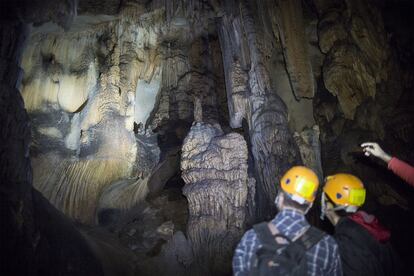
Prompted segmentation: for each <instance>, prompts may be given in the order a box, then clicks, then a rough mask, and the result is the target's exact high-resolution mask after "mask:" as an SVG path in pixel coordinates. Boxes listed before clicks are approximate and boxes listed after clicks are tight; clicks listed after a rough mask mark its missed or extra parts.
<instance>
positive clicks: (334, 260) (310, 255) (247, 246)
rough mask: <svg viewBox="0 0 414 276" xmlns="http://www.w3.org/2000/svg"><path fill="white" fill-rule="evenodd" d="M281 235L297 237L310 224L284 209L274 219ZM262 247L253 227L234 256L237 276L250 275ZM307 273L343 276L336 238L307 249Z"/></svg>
mask: <svg viewBox="0 0 414 276" xmlns="http://www.w3.org/2000/svg"><path fill="white" fill-rule="evenodd" d="M271 223H273V225H274V226H276V228H277V229H278V231H279V232H280V233H281V234H284V235H286V236H287V237H288V238H290V239H292V238H294V237H295V236H296V235H297V234H298V233H300V232H301V231H304V228H307V227H309V223H308V222H307V221H306V219H305V216H304V215H303V214H301V213H299V212H297V211H295V210H293V209H283V210H282V211H281V212H279V213H278V214H277V215H276V217H275V218H274V219H273V220H272V221H271ZM260 246H261V243H260V241H259V240H258V238H257V236H256V232H255V231H254V230H253V229H251V230H249V231H247V232H246V233H245V234H244V236H243V238H242V240H241V241H240V243H239V244H238V245H237V248H236V252H235V254H234V257H233V272H234V275H236V276H242V275H248V274H249V270H250V261H251V259H252V256H253V254H255V252H256V250H257V249H258V248H259V247H260ZM306 257H307V261H308V263H307V265H308V275H311V276H316V275H335V276H336V275H342V267H341V261H340V256H339V253H338V245H337V244H336V242H335V240H334V239H333V238H332V237H331V236H329V235H326V236H325V237H324V238H322V240H320V241H319V242H318V243H317V244H316V245H315V246H313V247H312V248H311V249H310V250H309V251H308V252H306Z"/></svg>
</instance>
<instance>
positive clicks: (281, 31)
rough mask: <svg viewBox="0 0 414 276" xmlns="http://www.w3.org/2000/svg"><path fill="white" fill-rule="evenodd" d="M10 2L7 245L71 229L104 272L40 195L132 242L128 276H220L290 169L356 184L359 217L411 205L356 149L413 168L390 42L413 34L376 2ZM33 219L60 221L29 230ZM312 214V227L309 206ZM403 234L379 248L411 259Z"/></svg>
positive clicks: (271, 209) (403, 44)
mask: <svg viewBox="0 0 414 276" xmlns="http://www.w3.org/2000/svg"><path fill="white" fill-rule="evenodd" d="M22 3H23V4H24V5H22V7H21V8H16V7H15V6H14V5H13V4H11V2H10V3H8V4H7V5H8V6H6V8H9V9H10V10H11V11H13V13H14V14H15V15H16V18H19V20H20V21H19V22H18V21H16V19H15V18H13V17H11V16H10V15H5V16H4V20H3V21H2V25H1V26H0V27H1V29H0V30H1V38H2V41H4V43H2V45H4V47H2V51H1V53H2V57H3V56H4V57H5V59H4V62H2V65H1V71H0V73H1V74H2V75H1V76H2V78H1V80H2V102H1V103H2V106H4V108H3V109H2V110H3V112H2V113H1V114H2V122H6V123H5V124H3V125H2V128H3V129H4V131H3V134H4V135H3V137H4V141H5V143H4V144H2V145H1V146H2V151H1V162H2V164H4V165H3V166H2V178H1V179H2V181H1V183H2V185H4V190H5V192H4V193H2V198H4V202H5V203H4V205H2V213H4V218H6V220H7V221H9V222H8V224H7V225H9V229H8V234H7V235H10V236H13V239H10V241H9V243H8V246H9V247H7V248H8V249H7V250H10V252H12V251H13V250H14V249H13V248H22V247H25V248H26V249H25V250H23V251H21V255H19V256H22V257H23V256H26V255H27V256H33V258H34V256H37V255H36V254H38V255H39V256H40V255H47V254H50V252H54V251H53V250H54V249H53V248H50V247H48V246H44V247H42V250H39V251H37V253H36V249H33V248H36V246H34V247H33V246H26V244H33V243H34V244H36V243H35V242H34V241H35V240H36V238H33V235H31V234H28V233H29V232H31V231H33V232H34V233H37V232H36V231H40V233H45V234H43V235H44V237H46V238H45V240H43V239H41V244H43V243H45V244H48V243H49V244H50V245H53V244H54V243H55V242H56V241H55V240H54V237H56V236H54V234H56V233H65V231H69V232H70V233H72V235H73V236H72V237H73V241H74V244H75V245H76V244H77V243H79V245H78V246H74V248H73V250H74V251H68V256H70V255H71V254H72V253H71V252H76V250H80V248H83V249H82V250H86V251H85V252H87V253H85V254H89V255H88V256H87V257H85V258H89V259H90V260H91V261H90V263H91V267H89V266H87V267H86V269H89V268H90V269H91V270H94V272H90V274H88V275H93V274H94V273H96V274H100V273H101V270H102V269H111V268H105V267H102V263H100V262H99V261H98V259H99V256H97V255H99V254H96V251H97V250H96V246H97V244H98V245H103V246H106V245H107V244H105V243H103V244H102V239H105V238H107V237H106V236H105V235H106V234H105V235H101V234H100V232H99V231H85V230H84V229H82V227H78V230H77V229H75V228H74V227H73V226H70V225H71V224H70V222H69V221H68V220H67V218H66V217H64V216H63V215H62V214H61V213H59V212H57V211H55V210H54V209H53V207H52V206H51V205H49V203H47V201H49V202H50V203H51V204H52V205H53V206H54V207H56V208H57V209H58V210H59V211H61V212H63V213H64V214H65V215H66V216H67V217H68V218H69V219H70V220H72V221H76V222H77V223H81V224H82V225H83V224H87V225H88V226H87V227H92V229H95V227H97V226H96V225H99V226H100V227H106V229H107V230H109V232H112V233H114V234H116V235H117V236H118V239H119V241H120V242H121V244H122V246H124V247H127V248H129V249H127V250H126V252H124V251H123V249H119V248H118V247H117V245H116V246H115V245H114V248H117V249H116V250H115V249H114V250H113V251H114V252H118V253H117V254H118V256H125V259H127V260H128V262H129V261H130V257H131V256H130V254H131V252H133V253H134V254H133V255H134V256H136V257H138V259H140V260H142V261H141V262H138V263H136V265H137V266H138V270H139V271H140V273H141V274H144V275H146V274H148V275H150V274H151V275H152V274H154V273H156V274H159V275H171V273H172V272H174V273H175V274H177V275H186V274H189V275H194V274H197V275H227V274H229V273H230V271H231V270H230V269H231V267H230V261H231V256H232V253H233V249H234V247H235V245H236V244H237V242H238V240H239V239H240V237H241V235H242V234H243V232H244V231H245V230H246V228H248V227H250V226H251V225H252V224H253V223H255V222H257V221H260V220H263V219H268V218H271V217H272V216H273V215H274V214H275V212H276V210H275V206H274V203H273V202H274V197H275V195H276V193H277V191H278V184H277V183H278V179H279V177H281V175H282V174H283V173H284V171H286V170H287V169H288V168H289V167H290V166H292V165H296V164H305V165H307V166H309V167H312V168H313V169H314V170H315V171H316V172H317V174H318V176H319V178H320V179H321V180H322V179H323V177H324V176H325V175H329V174H331V173H336V172H350V173H355V174H356V175H358V176H360V177H361V178H362V179H363V181H364V183H366V185H367V189H368V193H369V197H368V202H367V204H366V205H367V208H368V210H370V211H373V212H374V213H375V212H376V213H378V212H383V213H384V214H387V215H389V214H391V215H389V217H385V222H386V224H387V226H390V227H391V228H392V230H395V231H398V221H396V220H395V219H393V218H392V217H393V215H392V214H394V213H393V212H395V214H397V213H398V212H400V213H401V214H402V215H403V216H405V217H407V218H409V216H410V215H411V214H412V211H411V210H412V208H411V205H410V202H409V200H408V198H409V197H410V195H411V194H412V191H410V190H408V189H407V188H406V187H404V186H403V184H402V183H398V180H397V179H396V178H395V177H393V176H392V175H388V174H386V173H378V170H379V169H380V168H379V167H378V166H377V165H375V164H374V163H373V162H370V161H369V160H368V159H365V158H364V157H362V154H361V152H360V150H359V144H360V143H361V142H363V141H365V140H375V141H380V142H381V143H383V145H384V146H385V147H386V148H387V149H388V150H389V151H391V152H394V153H395V154H397V155H398V156H401V158H403V159H406V160H408V161H413V159H412V158H413V155H412V152H413V151H412V150H411V151H410V150H404V148H405V149H412V146H411V145H410V143H409V142H410V141H412V137H413V127H412V121H413V120H412V118H413V113H412V103H413V97H412V95H413V93H412V87H413V86H412V84H413V79H412V71H413V68H412V65H411V64H412V63H410V62H409V60H410V55H409V54H408V53H409V52H410V51H411V50H407V49H410V47H409V45H410V43H411V42H410V41H404V40H401V41H400V40H398V39H396V38H395V37H397V38H402V37H404V36H405V35H406V33H408V32H409V31H406V33H404V32H403V31H402V29H401V26H403V25H404V24H405V23H406V22H398V20H394V19H389V18H388V17H389V16H390V14H392V13H393V12H395V11H393V10H392V9H389V10H388V8H389V7H388V6H387V3H388V2H387V1H381V2H375V3H374V2H372V1H356V0H355V1H354V0H336V1H323V0H314V1H299V0H298V1H276V3H274V2H273V1H249V0H240V1H236V0H231V1H230V0H229V1H213V0H212V1H201V0H190V1H178V0H174V1H162V0H154V1H117V0H108V1H104V4H102V3H99V4H97V2H96V1H93V0H80V1H78V2H71V1H69V2H66V1H65V4H62V5H58V4H56V3H54V4H53V5H51V6H45V5H44V4H43V3H41V1H35V2H33V3H29V2H28V1H23V2H22ZM391 6H392V5H391ZM29 7H36V9H34V10H33V11H31V12H30V9H29ZM62 7H65V8H64V9H63V10H62ZM397 10H398V9H397ZM77 13H78V14H77ZM40 14H43V15H42V16H40ZM75 15H76V16H75ZM36 16H37V17H36ZM387 16H388V17H387ZM34 18H36V19H34ZM387 18H388V19H387ZM13 22H14V23H13ZM29 22H34V26H33V27H31V28H29V26H28V25H27V23H29ZM393 24H394V25H393ZM63 30H65V31H63ZM398 31H401V32H403V33H404V35H401V34H400V36H398ZM391 35H392V36H391ZM24 41H27V46H26V47H23V46H24V43H23V42H24ZM17 45H18V46H19V47H17ZM407 45H408V46H407ZM23 50H24V51H23ZM411 52H412V51H411ZM411 59H412V57H411ZM20 67H21V68H20ZM19 92H21V96H20V93H19ZM23 104H24V107H25V109H26V110H27V113H26V111H25V110H24V109H23ZM29 118H30V119H29ZM29 120H30V124H29V123H28V122H29ZM9 126H19V127H9ZM16 141H19V142H16ZM29 144H30V146H29ZM29 156H30V158H29ZM30 162H31V164H32V167H33V170H32V169H31V166H30ZM32 173H33V178H32ZM3 183H5V184H3ZM6 183H7V185H6ZM32 183H33V186H34V187H35V188H36V189H37V190H39V191H40V192H41V194H40V193H37V192H33V191H34V190H33V191H32V188H31V184H32ZM171 185H172V187H173V188H171ZM181 188H182V191H181ZM177 191H178V192H177ZM177 193H178V195H177ZM183 196H184V197H183ZM43 197H45V198H46V199H47V201H46V200H44V199H43ZM33 202H35V203H33ZM50 210H54V211H50ZM45 211H47V212H49V214H51V215H50V217H52V218H54V219H57V220H58V221H66V222H67V224H65V223H66V222H65V223H63V225H64V226H62V227H61V228H59V227H57V228H56V229H54V228H53V229H54V230H53V231H49V232H48V231H47V227H46V229H45V228H41V230H39V228H38V226H37V224H38V223H39V220H40V218H41V217H42V215H41V214H42V213H44V212H45ZM310 219H311V221H312V223H314V224H320V221H319V219H318V214H317V209H316V208H314V209H313V212H312V213H311V214H310ZM407 227H408V228H407V229H411V228H412V227H411V228H409V227H410V226H407ZM66 228H68V229H70V230H67V229H66ZM15 229H19V231H15V233H13V235H12V234H11V233H12V232H13V231H14V230H15ZM79 229H81V231H80V232H79ZM87 229H89V228H87ZM97 229H99V227H98V228H97ZM79 233H82V235H83V236H81V235H80V234H79ZM85 233H86V234H85ZM404 233H405V232H404ZM404 233H403V234H402V235H400V237H397V238H396V239H395V240H394V241H393V242H394V243H395V244H397V245H398V244H399V245H400V248H399V250H400V252H403V253H404V254H405V256H406V257H405V258H406V259H407V260H408V259H409V256H412V254H413V253H412V252H411V251H409V250H407V249H406V248H405V247H404V245H403V244H404V242H407V241H412V237H410V236H409V235H407V234H404ZM91 237H93V238H91ZM48 238H49V240H48ZM91 239H92V240H93V241H91ZM109 240H110V239H109ZM108 243H110V244H112V242H108ZM59 246H61V247H64V246H66V245H65V244H60V245H59ZM59 246H57V247H55V249H56V248H57V249H59V248H60V247H59ZM122 246H121V247H122ZM27 248H29V249H27ZM85 248H86V249H85ZM98 248H99V246H98ZM110 248H111V247H110ZM94 249H95V252H94ZM104 252H105V251H104ZM73 254H74V253H73ZM410 254H411V255H410ZM101 255H102V254H101ZM103 255H105V256H100V257H101V259H102V257H103V259H105V257H107V256H106V253H104V254H103ZM33 258H29V260H33ZM113 259H114V260H116V258H113ZM131 262H134V261H131ZM161 263H162V264H165V266H160V265H159V264H161ZM15 264H16V263H11V265H10V267H11V266H13V265H15ZM61 264H62V265H65V262H62V263H61ZM129 265H130V262H129V263H128V264H127V265H126V267H129ZM56 267H57V268H56V269H58V270H59V269H61V268H60V266H59V265H58V266H56ZM21 269H28V270H27V271H30V269H33V266H28V265H27V266H22V268H21ZM133 269H134V268H131V270H133ZM67 273H72V272H67ZM114 273H115V274H116V273H117V272H114ZM125 273H127V272H125ZM174 273H173V274H174Z"/></svg>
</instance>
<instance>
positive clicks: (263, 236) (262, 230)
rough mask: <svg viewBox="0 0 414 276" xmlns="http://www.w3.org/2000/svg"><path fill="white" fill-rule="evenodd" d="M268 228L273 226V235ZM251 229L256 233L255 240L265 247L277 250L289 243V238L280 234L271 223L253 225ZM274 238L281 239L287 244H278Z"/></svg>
mask: <svg viewBox="0 0 414 276" xmlns="http://www.w3.org/2000/svg"><path fill="white" fill-rule="evenodd" d="M269 226H273V227H272V229H273V230H274V233H273V232H272V230H270V227H269ZM253 229H254V231H255V232H256V235H257V238H258V239H259V241H260V242H261V243H262V245H263V246H265V247H268V248H269V247H270V248H274V249H279V248H280V247H284V246H286V244H287V243H291V240H290V239H289V237H287V236H285V235H283V234H281V233H280V232H279V231H278V230H277V228H276V227H274V225H273V224H271V222H270V223H268V222H262V223H259V224H255V225H253ZM276 238H281V239H282V240H285V241H287V243H279V242H278V241H277V240H276Z"/></svg>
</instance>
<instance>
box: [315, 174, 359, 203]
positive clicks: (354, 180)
mask: <svg viewBox="0 0 414 276" xmlns="http://www.w3.org/2000/svg"><path fill="white" fill-rule="evenodd" d="M323 192H324V193H325V194H326V195H327V196H328V197H329V199H330V200H332V201H333V202H334V203H335V204H336V205H339V206H354V207H360V206H361V205H362V204H364V202H365V195H366V191H365V188H364V184H363V183H362V181H361V180H360V179H359V178H358V177H356V176H353V175H352V174H347V173H338V174H335V175H332V176H328V177H326V179H325V186H324V187H323Z"/></svg>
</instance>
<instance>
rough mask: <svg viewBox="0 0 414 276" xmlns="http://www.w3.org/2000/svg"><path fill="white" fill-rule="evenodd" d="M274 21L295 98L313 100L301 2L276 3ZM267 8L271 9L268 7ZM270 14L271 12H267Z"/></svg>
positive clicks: (312, 76)
mask: <svg viewBox="0 0 414 276" xmlns="http://www.w3.org/2000/svg"><path fill="white" fill-rule="evenodd" d="M277 4H278V6H277V7H276V16H275V18H274V19H273V20H272V21H275V22H276V24H277V26H278V31H279V39H280V41H281V44H282V47H283V55H284V57H285V61H286V69H287V71H288V73H289V78H290V82H291V85H292V89H293V92H294V94H295V96H296V98H313V96H314V95H315V90H316V87H315V86H316V83H315V80H314V74H313V72H312V65H311V60H310V56H309V53H308V52H309V50H308V47H307V46H308V45H307V41H306V40H307V36H306V34H305V22H304V19H303V17H304V16H303V9H302V1H300V0H294V1H286V0H281V1H277ZM268 8H270V9H271V6H270V5H269V6H268ZM269 14H271V12H269Z"/></svg>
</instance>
